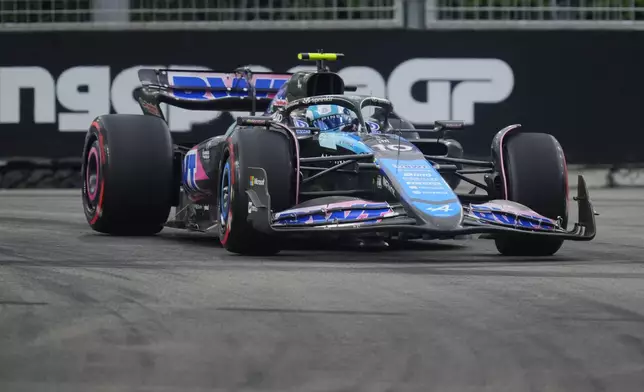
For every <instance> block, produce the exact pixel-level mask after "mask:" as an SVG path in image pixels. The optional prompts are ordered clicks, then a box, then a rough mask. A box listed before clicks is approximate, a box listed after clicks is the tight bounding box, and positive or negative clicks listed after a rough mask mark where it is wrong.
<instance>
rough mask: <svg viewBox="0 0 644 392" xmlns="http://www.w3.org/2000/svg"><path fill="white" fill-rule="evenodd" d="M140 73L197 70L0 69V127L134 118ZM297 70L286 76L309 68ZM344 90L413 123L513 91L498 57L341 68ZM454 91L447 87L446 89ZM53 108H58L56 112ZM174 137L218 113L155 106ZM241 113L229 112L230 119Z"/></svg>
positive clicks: (80, 127)
mask: <svg viewBox="0 0 644 392" xmlns="http://www.w3.org/2000/svg"><path fill="white" fill-rule="evenodd" d="M248 67H250V68H251V69H252V70H254V71H264V72H272V70H271V69H269V68H267V67H264V66H261V65H250V66H248ZM140 68H169V69H190V68H192V69H200V70H209V68H207V67H202V66H195V65H181V66H178V65H170V66H163V65H150V66H136V67H131V68H127V69H124V70H123V71H121V72H120V73H118V74H116V75H115V76H114V78H113V79H111V76H110V75H111V72H110V67H109V66H78V67H72V68H69V69H67V70H65V71H64V72H63V73H62V74H61V75H60V77H59V78H58V80H55V79H54V78H53V76H52V75H51V73H50V72H49V71H47V70H46V69H44V68H42V67H0V124H17V123H20V122H21V121H31V120H32V119H33V121H34V122H35V123H37V124H52V123H57V124H58V127H59V129H60V131H61V132H85V131H86V130H87V128H88V127H89V123H90V122H91V120H92V119H94V118H95V117H96V116H99V115H101V114H105V113H109V112H110V108H111V109H112V110H111V112H112V113H130V114H140V113H141V109H140V108H139V105H138V104H137V103H136V101H135V100H134V98H133V96H132V92H133V91H134V89H135V88H137V87H139V86H140V82H139V79H138V70H139V69H140ZM311 69H312V68H311V66H307V65H304V66H302V65H299V66H296V67H293V68H291V69H289V70H288V71H287V72H296V71H301V70H311ZM338 74H339V75H340V76H341V77H342V78H343V79H344V80H345V84H346V85H348V86H357V87H358V91H357V92H356V93H358V94H369V95H374V96H377V97H388V98H389V99H390V100H391V101H392V102H393V104H394V108H395V110H396V112H398V113H399V114H400V115H401V116H402V117H404V118H406V119H407V120H409V121H411V122H412V123H415V124H418V125H428V124H432V123H433V122H434V121H435V120H463V121H464V122H465V123H466V124H470V125H471V124H474V123H475V107H476V104H479V103H499V102H502V101H503V100H505V99H507V98H508V97H509V96H510V94H511V93H512V90H513V88H514V75H513V72H512V69H511V68H510V66H509V65H508V64H507V63H505V62H503V61H502V60H498V59H429V58H417V59H411V60H407V61H405V62H403V63H401V64H399V65H398V66H397V67H396V68H394V70H393V71H392V73H391V75H390V76H389V79H388V80H385V78H384V77H383V76H382V75H381V74H380V73H379V72H378V71H376V70H375V69H373V68H371V67H367V66H352V67H345V68H343V69H340V70H339V71H338ZM418 82H424V83H426V86H427V98H428V99H427V102H420V101H418V100H416V99H415V98H414V97H413V96H412V94H411V89H412V86H414V85H415V84H417V83H418ZM452 86H454V87H452ZM21 90H32V91H33V96H34V98H33V102H34V103H33V114H32V116H33V117H32V118H30V119H21V118H20V113H21V110H20V108H21V105H22V104H25V102H20V99H19V97H20V91H21ZM57 104H60V105H61V106H62V107H63V108H64V110H63V111H58V110H57ZM161 109H162V111H163V113H164V115H165V116H166V118H167V119H168V123H169V126H170V129H171V130H172V131H173V132H188V131H190V130H191V129H192V127H193V126H194V125H195V124H203V123H207V122H209V121H212V120H214V119H216V118H218V117H219V116H220V115H221V112H212V111H191V110H186V109H181V108H177V107H173V106H169V107H168V106H167V105H165V104H162V105H161ZM246 114H247V113H242V112H233V113H231V115H232V116H233V117H234V118H237V117H238V116H240V115H246Z"/></svg>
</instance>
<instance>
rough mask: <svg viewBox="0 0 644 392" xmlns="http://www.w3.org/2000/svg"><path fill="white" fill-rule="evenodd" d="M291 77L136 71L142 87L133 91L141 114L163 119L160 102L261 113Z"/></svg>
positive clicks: (246, 71) (244, 71)
mask: <svg viewBox="0 0 644 392" xmlns="http://www.w3.org/2000/svg"><path fill="white" fill-rule="evenodd" d="M292 75H293V74H290V73H280V74H278V73H272V72H253V71H251V70H250V69H248V68H240V69H237V70H236V71H234V72H229V73H225V72H213V71H199V70H182V69H150V68H144V69H141V70H139V80H140V81H141V84H142V87H140V88H138V89H137V90H135V92H134V97H135V99H136V100H137V101H138V102H139V105H141V109H142V110H143V112H144V113H145V114H149V115H154V116H159V117H163V114H162V112H161V109H160V107H159V104H160V103H167V104H168V105H172V106H177V107H180V108H184V109H191V110H216V111H241V112H251V115H254V114H255V112H256V111H257V110H261V111H264V110H266V109H267V108H268V106H269V104H270V102H271V100H272V99H273V98H274V97H275V94H276V93H277V92H278V91H279V89H280V87H282V86H283V85H284V84H285V83H286V82H288V80H289V79H290V78H291V76H292Z"/></svg>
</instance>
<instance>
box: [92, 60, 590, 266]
mask: <svg viewBox="0 0 644 392" xmlns="http://www.w3.org/2000/svg"><path fill="white" fill-rule="evenodd" d="M340 56H342V55H341V54H329V53H322V52H320V53H302V54H300V55H299V58H300V59H301V60H309V61H316V62H317V70H314V71H306V72H297V73H294V74H268V73H253V72H251V71H250V70H249V69H247V68H243V69H238V70H237V71H235V72H233V73H229V74H227V73H217V72H210V71H192V70H154V69H142V70H140V71H139V78H140V80H141V82H142V85H143V86H142V87H141V88H139V89H138V90H137V91H135V96H136V98H137V99H138V101H139V103H140V106H141V108H142V110H143V112H144V115H124V114H110V115H104V116H100V117H98V118H97V119H96V120H95V121H94V122H93V123H92V124H91V127H90V129H89V132H88V134H87V138H86V140H85V146H84V152H83V158H84V163H83V167H82V175H83V178H84V179H85V181H84V186H83V191H82V198H83V205H84V210H85V214H86V216H87V220H88V222H89V224H90V226H91V227H92V228H93V229H94V230H96V231H98V232H101V233H109V234H115V235H153V234H156V233H158V232H160V231H161V230H162V229H163V227H174V228H184V229H188V230H196V231H203V232H214V233H216V234H217V235H218V237H219V240H220V242H221V244H222V245H223V247H224V248H225V249H227V250H228V251H230V252H234V253H239V254H247V255H267V254H275V253H277V252H279V251H280V249H281V248H282V246H283V244H284V243H285V242H284V240H289V239H294V238H298V237H302V236H304V237H311V236H338V237H340V238H349V237H351V238H369V237H373V236H378V237H380V238H381V237H384V238H388V239H397V240H405V239H414V238H416V239H419V238H422V239H447V238H456V237H460V236H462V235H467V234H485V237H487V238H493V239H494V240H495V242H496V246H497V249H498V251H499V252H500V253H501V254H504V255H531V256H543V255H552V254H554V253H555V252H557V251H558V250H559V248H560V247H561V245H562V243H563V241H564V240H581V241H584V240H585V241H588V240H591V239H593V238H594V237H595V232H596V228H595V213H594V210H593V207H592V205H591V201H590V199H589V196H588V191H587V188H586V184H585V182H584V179H583V177H582V176H579V178H578V196H577V197H576V198H575V200H576V201H577V202H578V207H579V214H578V215H579V219H578V220H579V222H578V223H575V225H574V228H573V229H572V230H567V223H568V183H567V178H568V177H567V176H568V173H567V169H566V161H565V156H564V153H563V151H562V149H561V146H560V145H559V143H558V142H557V140H556V139H555V138H554V137H553V136H551V135H549V134H545V133H521V132H519V130H520V125H510V126H508V127H506V128H504V129H502V130H501V131H499V132H498V133H497V134H496V136H495V137H494V139H493V141H492V149H491V156H492V159H491V161H489V162H488V161H476V160H469V159H464V158H463V157H462V155H463V150H462V148H461V146H460V144H458V142H456V141H455V140H451V139H448V138H446V137H447V135H448V134H449V132H452V131H454V130H458V129H461V128H463V123H461V122H457V121H436V122H435V127H434V129H431V130H421V129H415V128H413V126H412V125H411V124H409V122H407V121H405V120H404V119H402V118H400V117H399V116H397V115H396V113H395V112H394V110H393V105H392V103H391V102H390V101H389V100H387V99H384V98H380V97H372V96H365V95H358V94H351V92H350V91H349V90H351V88H350V87H349V86H345V83H344V80H343V79H342V78H341V77H340V76H339V75H338V74H336V73H333V72H330V71H329V69H328V67H327V66H326V65H325V63H324V62H325V61H333V60H336V59H337V58H339V57H340ZM353 91H355V90H353ZM160 103H167V104H170V105H175V106H179V107H182V108H188V109H198V110H230V111H246V112H250V114H251V115H250V116H247V117H239V118H237V119H236V122H235V123H233V124H232V125H231V126H230V128H229V129H228V130H227V132H226V133H225V134H224V135H221V136H215V137H212V138H210V139H207V140H205V141H202V142H201V143H199V144H197V145H195V146H192V147H191V146H180V145H175V144H173V141H172V136H171V133H170V131H169V129H168V126H167V124H166V121H165V118H164V115H163V112H162V111H161V108H160V106H159V104H160ZM257 110H264V112H263V115H259V116H258V115H256V113H255V112H256V111H257ZM365 113H369V114H365ZM420 135H429V136H430V137H421V136H420ZM468 174H469V175H472V174H478V175H481V174H484V179H485V180H484V182H480V181H476V180H474V179H472V178H469V177H467V175H468ZM461 180H462V181H465V182H468V183H470V184H472V185H474V186H475V188H474V189H472V191H470V192H468V193H457V192H456V191H455V188H456V187H457V185H458V183H459V181H461ZM477 188H480V189H482V190H485V191H486V194H477V193H476V189H477ZM173 206H174V207H176V210H175V212H174V214H173V215H172V216H171V217H170V218H169V214H170V211H171V207H173Z"/></svg>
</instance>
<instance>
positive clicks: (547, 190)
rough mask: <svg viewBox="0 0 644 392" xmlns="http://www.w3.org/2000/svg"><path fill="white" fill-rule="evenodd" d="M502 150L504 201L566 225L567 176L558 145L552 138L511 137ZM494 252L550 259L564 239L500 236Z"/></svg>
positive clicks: (546, 135) (530, 135)
mask: <svg viewBox="0 0 644 392" xmlns="http://www.w3.org/2000/svg"><path fill="white" fill-rule="evenodd" d="M502 148H503V155H504V156H503V161H504V162H503V164H504V167H505V172H506V176H507V182H508V184H507V192H508V194H507V199H508V200H512V201H515V202H517V203H520V204H523V205H525V206H526V207H529V208H531V209H532V210H534V211H536V212H537V213H539V214H541V215H543V216H545V217H548V218H551V219H554V220H557V219H561V223H562V226H563V227H564V228H566V226H567V223H568V173H567V169H566V158H565V156H564V153H563V149H562V148H561V145H560V144H559V142H558V141H557V139H555V138H554V137H553V136H552V135H549V134H545V133H520V134H516V135H510V136H509V140H508V141H507V143H506V144H505V145H504V146H503V147H502ZM495 242H496V248H497V250H498V251H499V252H500V253H501V254H503V255H507V256H551V255H553V254H555V253H556V252H557V251H558V250H559V249H560V248H561V245H562V244H563V239H560V238H553V237H545V236H536V235H529V234H526V235H499V236H497V237H496V238H495Z"/></svg>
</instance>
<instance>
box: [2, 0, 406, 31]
mask: <svg viewBox="0 0 644 392" xmlns="http://www.w3.org/2000/svg"><path fill="white" fill-rule="evenodd" d="M403 1H404V0H0V29H3V30H9V29H10V30H48V29H66V30H89V29H97V28H100V29H119V30H120V29H128V28H131V29H308V28H330V29H333V28H357V29H360V28H396V27H403Z"/></svg>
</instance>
